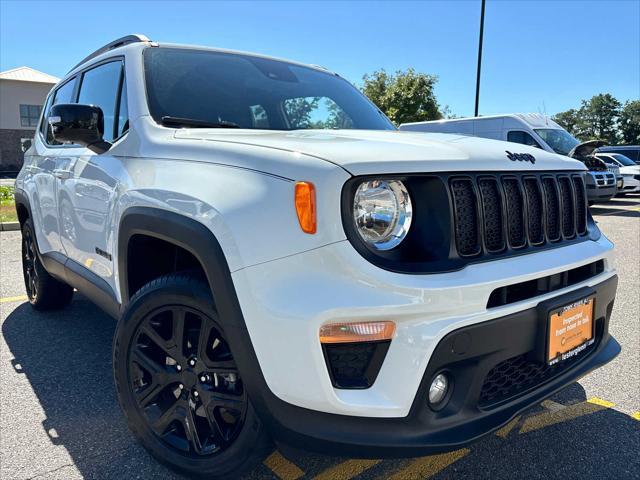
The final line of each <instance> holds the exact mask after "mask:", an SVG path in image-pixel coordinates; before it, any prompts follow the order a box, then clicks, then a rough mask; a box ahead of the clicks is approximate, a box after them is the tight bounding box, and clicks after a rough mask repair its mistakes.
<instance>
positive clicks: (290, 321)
mask: <svg viewBox="0 0 640 480" xmlns="http://www.w3.org/2000/svg"><path fill="white" fill-rule="evenodd" d="M612 247H613V246H612V244H611V242H609V241H608V240H607V239H606V237H604V236H601V237H600V238H599V239H598V240H596V241H592V240H588V241H584V242H580V243H577V244H574V245H570V246H566V247H559V248H556V249H551V250H546V251H541V252H537V253H532V254H527V255H520V256H516V257H512V258H507V259H502V260H500V261H493V262H484V263H478V264H472V265H468V266H467V267H465V268H464V269H462V270H459V271H454V272H447V273H441V274H431V275H410V274H399V273H394V272H389V271H386V270H382V269H380V268H378V267H375V266H373V265H372V264H370V263H369V262H367V261H366V260H364V259H363V258H362V257H360V256H359V255H357V254H355V252H354V250H353V248H352V247H351V245H350V244H349V243H348V242H338V243H335V244H331V245H327V246H325V247H322V248H320V249H315V250H311V251H308V252H305V253H301V254H298V255H294V256H290V257H286V258H282V259H278V260H274V261H272V262H268V263H265V264H261V265H256V266H253V267H249V268H245V269H241V270H238V271H236V272H234V273H232V278H233V283H234V286H235V290H236V292H237V295H238V301H239V302H238V303H239V307H240V308H241V310H242V317H243V321H244V322H243V323H244V324H245V325H246V330H244V329H243V332H240V333H242V335H240V336H242V339H241V340H242V341H241V342H240V341H239V342H233V343H235V344H237V345H238V344H239V348H244V352H243V355H241V356H240V357H241V358H242V357H247V358H248V357H251V358H255V361H253V362H246V364H245V365H244V366H243V365H240V364H239V367H240V371H241V372H242V375H243V377H244V379H245V384H246V385H247V389H248V391H249V394H250V396H251V398H252V401H253V403H254V405H255V407H256V408H257V409H258V411H259V413H260V415H261V417H262V418H263V420H264V421H265V423H266V424H267V425H268V426H269V428H270V429H271V431H272V432H273V434H274V436H275V438H276V439H279V440H283V441H284V442H285V443H296V444H301V445H305V447H306V448H311V449H314V450H319V451H325V452H329V453H336V452H341V454H347V453H349V454H353V455H356V456H388V455H391V456H406V455H419V454H426V453H428V452H436V451H439V450H448V449H451V448H454V447H456V446H457V445H460V444H463V443H466V442H469V441H472V440H473V439H475V438H477V437H478V436H481V435H483V434H486V433H488V432H490V431H492V430H494V429H496V428H499V427H500V426H501V425H502V424H504V423H505V422H507V421H509V419H511V418H512V417H513V416H514V415H516V414H517V413H518V412H520V411H522V410H523V409H526V408H528V407H529V406H531V405H533V404H535V403H536V402H539V401H540V400H542V399H544V398H546V397H548V396H549V395H551V394H553V393H554V392H555V391H557V390H559V389H561V388H563V387H564V386H566V385H567V384H569V383H571V382H573V381H575V380H576V379H578V378H580V377H581V376H582V375H584V374H586V373H588V372H589V371H591V370H593V369H595V368H598V367H599V366H601V365H603V364H605V363H606V362H608V361H609V360H611V359H612V358H613V357H615V355H616V354H617V353H618V351H619V345H618V344H617V343H616V341H615V340H614V339H612V338H611V337H610V336H609V334H608V321H609V316H610V313H611V309H612V306H613V299H614V296H615V288H616V282H617V280H616V276H615V269H614V266H613V259H612ZM595 261H601V262H602V263H603V265H604V268H603V269H602V270H601V273H598V274H595V275H594V276H592V277H590V278H588V279H587V280H584V281H581V282H579V283H576V284H574V285H572V286H570V287H566V288H562V289H559V290H556V291H554V292H552V293H547V294H539V295H538V296H534V297H531V298H527V299H524V300H519V301H515V302H513V303H508V304H506V305H502V306H497V307H491V308H490V307H489V306H488V302H489V299H490V296H491V293H492V292H493V291H495V290H496V289H499V288H501V287H503V286H507V285H513V284H516V283H520V282H528V281H531V280H536V279H540V278H541V277H545V276H547V275H555V274H559V273H561V272H566V271H568V270H570V269H573V268H577V267H581V266H584V265H587V264H590V263H592V262H595ZM588 289H593V290H594V291H596V292H597V300H596V305H597V307H596V309H597V317H596V318H597V326H598V327H597V328H598V330H597V332H598V340H597V344H595V345H594V346H593V348H591V349H590V350H589V352H588V354H587V355H585V356H584V357H580V361H579V362H577V363H575V364H572V365H571V368H568V369H566V370H563V371H562V372H554V374H553V375H551V376H545V377H544V378H543V379H542V381H541V382H539V384H537V385H534V386H533V387H532V388H527V389H524V390H522V391H518V392H516V393H517V394H516V395H511V396H508V395H507V397H505V398H502V399H500V401H499V402H498V403H497V404H496V402H493V401H490V402H482V404H480V403H481V402H480V400H479V398H480V397H479V395H480V393H479V392H481V391H482V385H483V384H484V381H485V377H486V376H487V372H488V371H489V370H491V369H492V368H493V367H495V366H496V364H498V363H500V362H503V361H504V360H508V359H511V358H513V357H519V356H522V355H525V357H527V358H528V357H530V356H531V355H533V354H534V353H531V352H534V350H536V349H535V346H534V344H535V342H537V341H538V340H537V339H538V337H539V335H540V326H541V325H542V324H543V322H546V318H547V317H546V315H547V314H546V313H545V314H544V315H543V314H541V313H540V312H541V310H540V308H541V305H542V306H543V305H545V304H547V303H548V302H554V301H556V299H560V300H559V301H564V299H565V298H569V299H573V298H574V297H575V296H582V295H584V292H586V291H587V290H588ZM589 291H590V290H589ZM569 302H570V300H567V303H569ZM383 319H384V320H389V319H391V320H393V321H395V323H396V336H395V337H394V339H393V341H392V342H391V345H390V347H389V350H388V352H387V356H386V357H385V359H384V362H383V364H382V367H381V369H380V372H379V374H378V377H377V379H376V381H375V383H374V384H373V386H371V387H370V388H367V389H363V390H345V389H338V388H334V387H333V385H332V382H331V378H330V376H329V373H328V370H327V365H326V363H325V358H324V355H323V352H322V348H321V346H320V343H319V339H318V331H319V328H320V326H321V325H323V324H326V323H333V322H345V321H354V322H355V321H364V320H383ZM495 325H503V326H504V327H501V328H500V329H499V330H501V331H503V332H507V333H506V334H504V335H496V334H495V332H493V331H491V329H492V328H496V327H495ZM461 332H465V333H467V332H468V333H469V335H471V337H472V341H471V343H470V345H471V347H470V348H468V349H466V350H464V351H463V352H462V353H460V351H459V349H454V350H456V352H458V354H457V355H453V357H452V356H451V355H452V354H451V351H452V349H453V348H452V346H451V343H450V342H451V341H454V342H455V340H451V339H452V338H455V336H456V335H458V334H459V333H461ZM477 332H480V333H477ZM473 338H479V339H480V340H479V341H473ZM490 339H495V341H496V343H491V341H490ZM231 346H232V348H233V349H234V350H235V349H236V348H237V347H236V345H234V344H232V345H231ZM244 353H246V354H247V355H244ZM236 356H238V355H236ZM239 363H240V360H239ZM243 363H244V362H243ZM441 368H445V369H448V370H451V371H453V372H454V373H455V377H456V378H455V380H454V382H455V386H454V392H455V395H454V396H453V397H452V399H451V401H450V403H449V404H448V406H447V407H445V408H444V409H443V410H441V411H439V412H437V413H435V412H433V411H431V410H430V409H429V408H428V407H427V405H426V388H427V383H428V382H429V381H430V379H431V378H432V376H433V374H434V373H435V372H436V370H438V369H441ZM492 402H493V403H492Z"/></svg>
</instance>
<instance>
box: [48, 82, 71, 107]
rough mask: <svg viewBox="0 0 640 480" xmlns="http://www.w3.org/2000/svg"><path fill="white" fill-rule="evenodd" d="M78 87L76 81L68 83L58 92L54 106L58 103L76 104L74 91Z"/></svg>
mask: <svg viewBox="0 0 640 480" xmlns="http://www.w3.org/2000/svg"><path fill="white" fill-rule="evenodd" d="M75 86H76V79H75V78H74V79H73V80H70V81H68V82H67V83H65V84H64V85H63V86H61V87H60V88H58V89H57V90H56V96H55V99H54V101H53V104H54V105H57V104H58V103H75V102H74V98H73V90H74V88H75Z"/></svg>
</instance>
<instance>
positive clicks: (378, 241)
mask: <svg viewBox="0 0 640 480" xmlns="http://www.w3.org/2000/svg"><path fill="white" fill-rule="evenodd" d="M411 216H412V206H411V198H410V197H409V192H408V191H407V188H406V187H405V186H404V184H403V183H402V182H401V181H400V180H368V181H365V182H363V183H361V184H360V186H359V187H358V189H357V190H356V193H355V196H354V198H353V219H354V221H355V225H356V230H357V231H358V233H359V234H360V237H361V238H362V240H364V242H365V243H367V244H368V245H370V246H372V247H374V248H375V249H376V250H390V249H392V248H393V247H396V246H397V245H399V244H400V242H402V240H404V238H405V237H406V236H407V233H408V232H409V227H410V226H411Z"/></svg>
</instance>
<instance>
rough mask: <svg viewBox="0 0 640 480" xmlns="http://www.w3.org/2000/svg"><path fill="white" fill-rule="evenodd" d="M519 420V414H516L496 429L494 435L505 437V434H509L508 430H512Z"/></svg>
mask: <svg viewBox="0 0 640 480" xmlns="http://www.w3.org/2000/svg"><path fill="white" fill-rule="evenodd" d="M519 421H520V416H519V415H518V416H517V417H516V418H514V419H513V420H511V421H510V422H509V423H507V424H506V425H505V426H504V427H502V428H501V429H500V430H498V431H497V432H496V435H497V436H498V437H500V438H507V435H509V432H510V431H511V430H513V427H515V426H516V425H517V424H518V422H519Z"/></svg>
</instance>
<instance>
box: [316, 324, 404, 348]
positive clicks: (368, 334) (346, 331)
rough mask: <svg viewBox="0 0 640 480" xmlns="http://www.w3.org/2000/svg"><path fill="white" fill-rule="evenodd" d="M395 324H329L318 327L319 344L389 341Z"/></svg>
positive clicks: (394, 329)
mask: <svg viewBox="0 0 640 480" xmlns="http://www.w3.org/2000/svg"><path fill="white" fill-rule="evenodd" d="M395 331H396V324H395V323H393V322H389V321H383V322H360V323H330V324H327V325H323V326H322V327H320V343H355V342H379V341H381V340H391V339H392V338H393V334H394V333H395Z"/></svg>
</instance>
